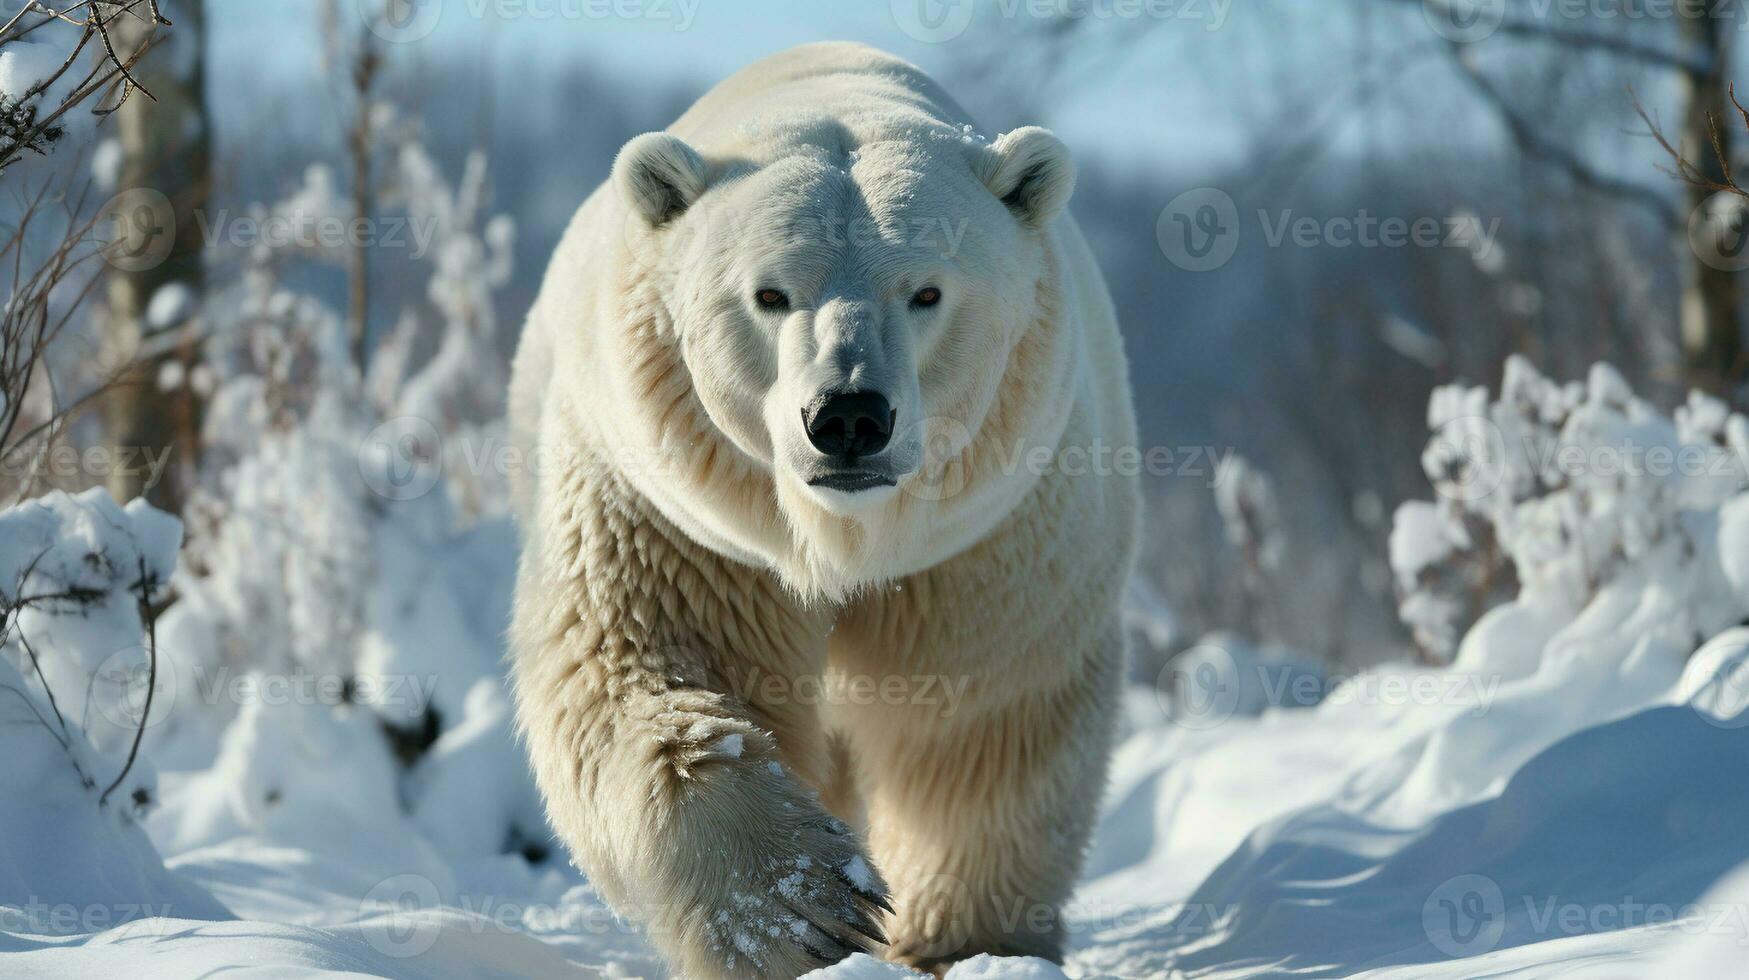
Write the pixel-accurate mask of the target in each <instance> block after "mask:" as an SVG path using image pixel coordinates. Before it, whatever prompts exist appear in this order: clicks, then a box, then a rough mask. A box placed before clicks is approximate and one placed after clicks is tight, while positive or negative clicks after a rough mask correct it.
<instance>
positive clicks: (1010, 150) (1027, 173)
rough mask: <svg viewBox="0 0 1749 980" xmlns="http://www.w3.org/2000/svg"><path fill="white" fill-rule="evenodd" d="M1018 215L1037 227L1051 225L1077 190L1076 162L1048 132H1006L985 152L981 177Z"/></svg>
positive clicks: (1035, 128)
mask: <svg viewBox="0 0 1749 980" xmlns="http://www.w3.org/2000/svg"><path fill="white" fill-rule="evenodd" d="M978 176H979V177H981V178H982V179H983V181H984V184H985V186H987V187H989V188H990V192H991V193H993V194H995V195H996V197H997V198H998V199H1000V200H1001V201H1002V203H1003V204H1006V205H1008V209H1009V210H1010V211H1013V212H1014V214H1015V216H1016V217H1018V218H1019V219H1020V220H1021V221H1024V222H1026V223H1027V224H1028V225H1031V226H1032V227H1034V228H1043V227H1044V226H1046V225H1048V224H1050V223H1051V221H1052V220H1053V219H1055V218H1056V216H1057V215H1058V214H1060V213H1061V212H1062V210H1063V205H1065V204H1067V203H1069V194H1070V193H1072V192H1073V191H1074V190H1075V161H1074V160H1071V159H1070V158H1069V148H1068V147H1066V146H1064V145H1063V141H1062V140H1060V139H1057V137H1056V136H1055V135H1054V134H1052V133H1051V131H1050V130H1048V129H1041V128H1040V127H1038V126H1024V127H1022V128H1020V129H1016V130H1014V131H1013V132H1009V133H1003V134H1002V135H1001V136H1000V137H998V138H997V140H996V142H994V143H992V144H990V146H989V148H988V149H986V150H984V151H983V160H982V161H981V166H980V172H979V174H978Z"/></svg>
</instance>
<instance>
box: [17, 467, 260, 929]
mask: <svg viewBox="0 0 1749 980" xmlns="http://www.w3.org/2000/svg"><path fill="white" fill-rule="evenodd" d="M181 536H182V532H181V526H180V524H179V523H178V522H177V520H176V518H174V517H172V516H170V515H168V514H165V513H163V512H161V511H158V510H154V509H153V508H151V507H150V506H148V505H147V504H146V503H145V502H144V501H141V500H135V501H133V502H132V503H130V504H129V505H128V506H127V507H126V508H122V507H118V506H116V504H115V502H114V501H113V500H111V499H110V498H109V496H108V494H106V493H105V492H104V491H102V490H91V491H88V492H86V493H83V494H80V495H79V496H77V497H73V496H68V495H67V494H65V493H59V492H56V493H51V494H49V495H47V496H45V497H42V498H39V499H36V500H31V501H27V502H25V503H23V504H20V505H18V506H15V507H12V508H10V509H7V510H4V511H0V757H3V758H4V759H5V760H6V761H5V764H4V765H0V853H4V854H5V855H6V859H5V861H3V862H0V912H3V913H4V914H5V915H6V916H9V917H12V918H11V919H9V921H8V923H7V928H9V929H15V928H20V927H22V928H24V929H25V930H26V931H30V932H36V933H42V934H51V933H78V932H89V931H92V928H93V923H94V922H96V923H97V927H98V928H107V927H109V926H113V925H117V924H120V923H123V922H130V921H133V920H136V919H140V918H144V917H148V916H153V915H168V914H174V915H177V916H181V917H185V918H223V917H228V913H226V912H225V910H224V908H223V907H222V906H221V905H219V903H218V902H216V901H214V900H213V899H212V897H211V896H209V895H206V894H205V893H203V892H202V891H201V890H200V889H199V888H198V887H195V886H193V885H190V884H189V883H187V882H183V881H180V880H177V879H176V878H175V877H174V876H172V875H170V874H169V873H168V872H166V871H165V869H164V864H163V862H162V861H161V860H160V859H159V857H158V854H157V852H156V851H155V850H154V849H153V847H152V844H151V842H150V841H149V840H147V838H146V835H145V833H144V831H143V830H142V829H141V827H140V825H139V824H138V822H137V820H138V817H139V815H140V814H141V813H143V812H144V811H145V810H146V809H147V808H148V807H150V806H151V805H152V804H153V802H154V801H155V799H156V796H157V776H156V773H155V771H154V770H153V768H152V765H151V764H150V762H149V761H148V760H147V759H146V758H145V757H144V756H137V755H136V754H135V750H136V748H137V739H138V737H139V733H140V732H141V730H142V725H144V724H149V722H150V718H151V714H150V711H151V710H152V709H153V708H154V707H155V705H154V702H155V701H157V698H155V697H154V695H156V694H160V693H161V692H160V691H159V690H158V689H157V686H156V685H155V683H154V681H155V680H156V679H157V678H156V677H155V672H154V670H153V667H154V645H153V642H152V637H151V635H150V634H151V632H152V631H151V630H150V629H148V617H149V616H150V615H151V613H150V609H151V607H152V606H153V605H154V604H155V603H157V602H159V601H161V600H162V597H163V596H164V594H165V591H166V585H167V582H168V580H169V578H170V573H171V569H172V567H173V566H174V564H175V561H176V549H177V545H178V544H179V543H180V541H181ZM143 611H144V612H143ZM160 703H161V702H160ZM20 917H21V918H22V920H23V921H22V922H18V921H17V919H18V918H20Z"/></svg>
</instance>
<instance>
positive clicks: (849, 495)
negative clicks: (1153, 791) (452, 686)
mask: <svg viewBox="0 0 1749 980" xmlns="http://www.w3.org/2000/svg"><path fill="white" fill-rule="evenodd" d="M976 133H977V131H976V129H975V128H974V127H973V125H972V123H971V121H970V120H969V119H968V117H967V116H966V114H965V113H964V112H963V111H962V110H961V109H960V108H959V107H958V106H957V105H956V104H955V103H954V102H953V100H952V99H950V98H949V97H948V96H947V95H946V94H945V93H944V92H943V91H942V90H941V89H940V88H939V87H938V86H937V85H936V84H935V83H934V82H932V81H931V80H930V79H929V78H928V77H927V76H925V75H924V74H923V73H922V72H921V71H920V70H918V69H917V68H915V67H912V66H911V65H909V64H906V63H904V62H902V61H900V60H898V59H896V58H893V57H891V56H889V55H886V54H883V53H881V52H879V51H875V50H872V49H870V48H866V47H862V46H859V45H852V44H839V43H833V44H817V45H809V46H806V47H801V48H797V49H794V50H791V51H788V52H786V53H782V54H779V55H776V56H774V57H771V58H769V59H767V60H764V61H761V62H758V63H757V64H754V65H753V66H751V67H749V68H747V69H745V70H743V71H741V72H740V73H738V74H736V75H734V76H733V77H731V78H729V79H728V80H727V81H725V82H723V83H722V84H720V85H718V86H717V87H716V88H714V89H713V90H711V91H710V92H709V93H707V94H706V95H705V96H704V97H703V98H701V99H700V100H699V101H698V103H697V104H696V105H694V106H693V107H692V108H691V109H690V110H689V111H688V112H686V113H685V115H683V116H681V118H680V119H679V120H678V121H677V122H675V123H674V124H673V125H672V126H670V127H669V128H668V129H667V130H666V131H663V132H660V133H650V134H646V135H643V136H639V137H637V138H635V139H633V140H632V141H631V142H629V143H628V144H626V146H625V148H624V149H623V150H622V151H621V152H620V154H619V156H618V157H617V159H616V161H615V163H614V165H613V169H612V173H611V176H610V178H609V180H608V181H607V183H606V184H605V185H604V186H602V187H601V188H600V189H598V190H597V191H596V192H595V193H594V194H593V195H592V196H591V197H590V198H589V199H588V200H587V201H586V202H585V203H584V204H583V206H582V208H581V209H580V210H579V211H578V213H577V215H576V217H575V219H574V220H573V221H572V223H571V225H570V227H569V229H568V230H567V231H566V232H565V235H564V238H563V240H562V241H561V243H560V244H559V246H558V249H557V251H556V253H555V254H554V256H553V259H552V263H551V266H550V268H549V270H548V272H547V275H546V279H545V282H544V284H543V286H542V288H541V292H540V295H539V297H538V299H537V301H536V302H535V304H534V306H533V308H532V310H531V312H530V313H529V316H528V320H527V324H526V327H525V329H524V333H523V337H522V340H521V342H520V346H519V349H518V351H517V354H516V359H515V365H514V371H513V378H512V382H511V392H510V401H511V406H510V410H511V423H510V424H511V429H512V439H513V441H514V444H515V446H516V447H517V448H518V449H519V450H520V457H521V458H522V459H525V460H528V461H531V462H532V463H537V464H538V465H528V466H524V467H520V468H519V470H518V473H517V474H516V476H515V477H514V478H513V487H512V489H513V493H514V496H515V501H516V508H517V511H518V518H519V524H520V526H521V528H522V531H523V537H524V542H525V546H524V551H523V556H522V561H521V566H520V569H519V572H518V579H517V586H516V601H515V610H514V622H513V624H512V631H511V646H512V653H511V657H512V662H513V666H512V673H513V678H514V686H515V691H516V700H517V714H518V723H519V728H520V730H521V732H522V734H523V737H524V740H525V741H526V744H527V746H528V751H529V754H530V757H531V760H532V764H533V767H534V771H535V773H536V778H537V781H538V783H539V785H540V788H541V791H542V793H543V794H544V796H545V799H546V803H547V808H548V813H549V816H550V819H551V821H552V824H553V826H554V829H555V830H556V832H557V833H558V835H559V836H560V837H561V838H562V839H563V840H564V841H565V843H566V844H567V845H568V847H569V848H570V851H571V854H572V856H573V858H574V860H575V861H576V863H577V864H578V866H579V867H581V868H582V869H583V870H584V871H585V872H586V873H587V874H588V875H589V877H590V879H591V881H592V882H593V883H594V884H595V886H596V887H597V888H598V889H599V891H600V892H601V893H602V894H603V896H604V897H605V898H606V899H607V900H608V901H609V902H611V903H612V904H613V905H614V906H615V907H616V908H617V909H618V910H620V911H621V912H622V913H624V914H627V915H629V916H631V917H634V918H636V919H638V920H641V921H642V922H643V923H644V924H645V926H646V928H647V930H648V933H649V936H650V939H651V941H652V943H654V944H655V945H656V947H657V948H658V949H659V950H660V951H661V952H662V953H663V954H664V955H665V956H666V957H667V958H668V959H669V961H670V963H671V964H672V965H673V967H674V968H675V969H676V970H677V971H678V972H680V973H682V974H683V975H685V976H688V977H752V976H761V977H793V976H796V975H798V974H801V973H804V972H807V971H808V970H810V969H813V968H816V967H818V966H820V965H822V964H824V963H828V962H832V961H834V960H837V959H839V958H841V957H843V956H846V955H848V954H849V953H851V952H853V951H858V950H866V951H870V952H874V953H877V954H881V955H885V956H887V957H888V958H890V959H893V960H895V961H898V962H901V963H905V964H909V965H912V966H915V967H919V968H922V969H925V970H935V971H938V972H939V971H942V970H945V968H946V966H947V965H948V964H951V963H953V962H954V961H956V960H958V959H962V958H965V957H967V956H971V955H973V954H976V953H982V952H989V953H995V954H1004V955H1036V956H1042V957H1048V958H1053V959H1055V958H1059V957H1060V956H1061V951H1062V941H1063V932H1064V927H1063V922H1062V919H1061V908H1062V904H1063V902H1064V901H1065V899H1066V898H1067V897H1068V895H1069V893H1070V890H1071V888H1072V886H1073V883H1074V881H1075V879H1076V876H1077V874H1078V871H1079V867H1080V864H1081V860H1082V856H1083V851H1084V850H1085V847H1086V843H1087V840H1088V836H1089V833H1090V829H1091V824H1092V821H1093V817H1094V812H1095V808H1096V805H1097V801H1098V798H1099V796H1100V792H1101V788H1102V785H1103V781H1104V776H1105V767H1106V761H1105V760H1106V755H1107V752H1108V749H1109V743H1110V740H1111V737H1112V725H1113V716H1114V705H1115V702H1116V698H1117V692H1118V685H1119V681H1120V673H1121V669H1122V659H1123V639H1122V631H1121V627H1120V614H1119V605H1120V598H1121V593H1122V591H1123V585H1124V582H1125V580H1126V577H1127V575H1128V571H1129V567H1130V563H1131V552H1132V541H1133V539H1134V536H1135V531H1136V527H1135V525H1136V520H1137V506H1138V503H1137V497H1138V493H1137V487H1136V485H1135V484H1136V481H1135V479H1134V475H1133V473H1131V474H1126V473H1124V472H1123V469H1124V468H1123V467H1122V466H1121V465H1114V463H1113V459H1114V458H1117V459H1119V460H1121V458H1122V457H1123V454H1124V453H1125V452H1126V450H1125V448H1124V447H1134V445H1135V438H1136V437H1135V422H1134V417H1133V411H1132V408H1131V404H1130V396H1129V385H1128V379H1127V368H1126V364H1125V360H1124V354H1123V349H1122V344H1121V340H1120V337H1119V334H1118V328H1117V324H1116V320H1115V317H1114V314H1113V310H1112V305H1111V301H1110V298H1109V296H1108V293H1107V291H1106V288H1105V285H1104V283H1103V281H1102V280H1101V278H1100V274H1099V271H1098V269H1097V268H1096V267H1095V265H1094V263H1093V260H1092V257H1091V255H1090V253H1089V250H1088V248H1087V246H1086V244H1085V242H1084V241H1083V240H1082V237H1081V235H1080V233H1079V231H1078V230H1077V229H1076V227H1075V224H1074V222H1073V221H1072V220H1070V218H1069V217H1068V216H1067V215H1066V214H1065V213H1064V205H1065V203H1066V202H1067V200H1068V198H1069V194H1070V190H1071V188H1072V186H1073V183H1074V173H1075V171H1074V165H1073V163H1072V161H1071V160H1070V157H1069V154H1068V152H1067V150H1066V149H1065V147H1064V145H1063V144H1062V143H1061V142H1060V141H1059V140H1058V139H1057V138H1056V137H1054V136H1052V135H1051V134H1050V133H1049V132H1047V131H1045V130H1042V129H1039V128H1036V127H1027V128H1023V129H1017V130H1014V131H1013V132H1010V133H1007V134H1006V135H1003V136H1001V137H1000V138H998V139H995V140H993V141H987V140H985V139H983V138H982V137H980V136H978V135H976ZM1129 451H1130V452H1134V450H1133V448H1132V449H1131V450H1129ZM1101 460H1103V461H1104V462H1103V463H1101ZM1132 469H1133V467H1132Z"/></svg>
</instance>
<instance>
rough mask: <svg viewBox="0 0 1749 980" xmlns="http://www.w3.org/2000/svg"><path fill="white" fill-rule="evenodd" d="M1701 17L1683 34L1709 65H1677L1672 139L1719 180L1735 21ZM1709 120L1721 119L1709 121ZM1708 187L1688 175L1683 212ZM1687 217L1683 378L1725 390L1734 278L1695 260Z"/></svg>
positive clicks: (1738, 330) (1729, 377) (1731, 367)
mask: <svg viewBox="0 0 1749 980" xmlns="http://www.w3.org/2000/svg"><path fill="white" fill-rule="evenodd" d="M1708 6H1709V9H1708V11H1707V12H1706V15H1705V16H1699V17H1685V18H1683V19H1682V23H1683V25H1684V28H1685V30H1686V31H1687V33H1688V37H1689V39H1690V41H1691V42H1692V43H1693V44H1694V45H1695V46H1696V48H1698V49H1699V50H1700V51H1703V52H1705V57H1706V59H1707V64H1708V70H1707V71H1706V72H1705V73H1704V74H1702V73H1700V72H1693V71H1690V72H1684V73H1682V75H1681V83H1682V85H1683V87H1684V89H1685V92H1684V95H1685V96H1686V100H1687V101H1686V104H1685V105H1684V111H1683V117H1682V131H1681V133H1680V139H1679V141H1678V143H1677V145H1678V146H1680V147H1684V148H1693V149H1692V151H1691V152H1692V153H1693V158H1694V163H1695V165H1696V167H1697V168H1698V169H1699V170H1700V171H1701V173H1702V174H1703V175H1704V176H1705V177H1706V178H1707V179H1709V180H1712V181H1715V182H1723V181H1724V178H1725V174H1724V170H1723V167H1722V165H1721V161H1720V160H1719V159H1718V156H1717V154H1715V153H1714V152H1712V150H1713V147H1712V145H1711V140H1712V139H1713V134H1716V135H1717V138H1718V140H1719V145H1718V150H1719V152H1720V153H1723V154H1724V155H1725V159H1726V160H1730V159H1731V158H1732V157H1731V153H1732V144H1733V143H1734V142H1735V140H1734V134H1735V130H1736V127H1735V126H1732V125H1730V124H1729V123H1728V120H1729V119H1730V117H1731V116H1732V115H1734V112H1732V110H1731V107H1730V106H1729V105H1727V104H1726V102H1725V82H1724V78H1725V74H1726V72H1728V71H1729V69H1730V59H1731V30H1732V29H1733V27H1732V25H1733V24H1734V23H1735V21H1734V20H1729V19H1724V18H1721V17H1720V16H1718V14H1719V13H1721V12H1720V11H1715V10H1712V9H1710V8H1711V7H1713V6H1716V4H1709V5H1708ZM1715 120H1721V121H1726V124H1724V125H1717V126H1715V125H1714V121H1715ZM1712 193H1713V192H1712V191H1711V190H1709V189H1707V188H1706V187H1704V186H1702V185H1700V184H1697V183H1695V182H1692V181H1690V182H1689V183H1688V184H1687V190H1686V204H1687V207H1686V208H1685V209H1684V212H1683V213H1684V215H1685V216H1687V215H1692V214H1693V213H1694V212H1695V211H1696V209H1698V208H1700V207H1703V206H1704V205H1705V203H1706V200H1707V198H1709V197H1710V196H1712ZM1687 231H1688V224H1687V222H1686V221H1684V222H1682V223H1681V224H1680V225H1679V227H1678V231H1677V234H1678V236H1679V243H1678V246H1677V247H1678V248H1679V249H1680V250H1681V251H1680V253H1679V254H1680V255H1681V258H1682V261H1681V263H1680V267H1681V268H1682V270H1683V272H1682V300H1681V302H1682V309H1681V324H1682V356H1683V366H1684V370H1685V374H1686V375H1687V380H1688V383H1689V384H1690V385H1691V386H1693V387H1696V388H1702V389H1704V390H1707V391H1711V392H1715V393H1717V394H1721V395H1729V394H1730V391H1731V389H1732V388H1733V387H1735V386H1736V385H1737V384H1738V383H1739V382H1740V381H1741V380H1742V377H1743V371H1742V368H1743V340H1742V327H1741V323H1742V317H1741V312H1742V309H1741V308H1742V296H1741V293H1740V291H1739V289H1738V285H1737V273H1736V272H1734V271H1731V270H1730V269H1725V268H1718V267H1716V265H1715V264H1709V263H1707V262H1705V261H1697V260H1696V256H1695V255H1694V254H1693V250H1692V248H1691V246H1690V244H1689V240H1688V237H1687Z"/></svg>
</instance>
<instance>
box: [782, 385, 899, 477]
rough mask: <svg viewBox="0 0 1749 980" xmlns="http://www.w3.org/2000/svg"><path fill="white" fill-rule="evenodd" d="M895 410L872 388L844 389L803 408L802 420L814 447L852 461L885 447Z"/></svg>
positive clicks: (830, 454) (842, 460) (836, 457)
mask: <svg viewBox="0 0 1749 980" xmlns="http://www.w3.org/2000/svg"><path fill="white" fill-rule="evenodd" d="M897 415H898V413H897V412H895V411H894V410H893V406H891V405H890V404H888V403H887V399H886V398H885V397H884V396H882V395H881V394H880V393H879V392H874V391H843V392H839V393H837V394H835V395H828V396H827V397H826V398H824V399H823V400H820V401H817V402H815V403H814V404H813V405H812V406H809V407H808V408H804V409H802V424H803V426H804V427H806V428H807V430H808V441H809V442H811V443H813V444H814V448H815V449H818V450H819V451H820V452H822V453H824V454H826V455H827V456H831V457H833V458H834V459H836V460H838V461H840V462H845V463H853V462H855V461H856V460H858V459H860V458H862V457H864V456H873V455H874V454H876V453H878V452H880V451H881V450H883V449H885V448H887V440H888V439H890V438H892V435H893V422H894V421H895V419H896V417H897Z"/></svg>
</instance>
